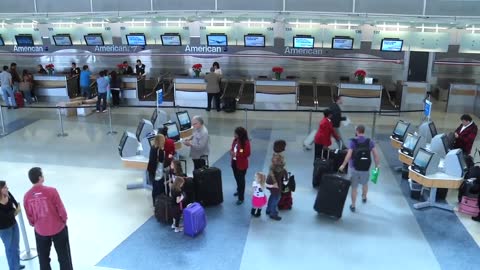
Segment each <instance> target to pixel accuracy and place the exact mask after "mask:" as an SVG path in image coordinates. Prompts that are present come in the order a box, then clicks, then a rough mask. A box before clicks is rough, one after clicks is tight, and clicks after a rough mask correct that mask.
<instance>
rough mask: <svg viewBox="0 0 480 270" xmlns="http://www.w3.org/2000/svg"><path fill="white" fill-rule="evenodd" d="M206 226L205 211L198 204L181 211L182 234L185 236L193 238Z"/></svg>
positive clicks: (190, 205)
mask: <svg viewBox="0 0 480 270" xmlns="http://www.w3.org/2000/svg"><path fill="white" fill-rule="evenodd" d="M206 226H207V217H206V216H205V210H204V209H203V207H202V205H200V204H199V203H192V204H189V205H188V206H187V207H186V208H185V209H183V232H184V233H185V234H186V235H189V236H191V237H195V236H197V235H198V234H200V233H201V232H202V231H203V230H204V229H205V227H206Z"/></svg>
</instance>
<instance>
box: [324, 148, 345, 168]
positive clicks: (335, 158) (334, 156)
mask: <svg viewBox="0 0 480 270" xmlns="http://www.w3.org/2000/svg"><path fill="white" fill-rule="evenodd" d="M328 151H329V152H330V153H329V156H330V160H332V161H331V162H332V171H334V172H337V171H338V169H339V168H340V166H341V165H342V163H343V161H344V160H345V157H346V156H347V152H348V150H347V149H344V150H340V149H332V150H328ZM347 172H348V166H345V169H344V171H343V173H347Z"/></svg>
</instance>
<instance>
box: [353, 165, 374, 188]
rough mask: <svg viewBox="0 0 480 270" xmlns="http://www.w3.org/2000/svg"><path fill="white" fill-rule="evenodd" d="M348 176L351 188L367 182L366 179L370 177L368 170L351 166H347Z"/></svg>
mask: <svg viewBox="0 0 480 270" xmlns="http://www.w3.org/2000/svg"><path fill="white" fill-rule="evenodd" d="M348 176H349V177H350V182H351V186H352V189H356V188H357V187H358V185H359V184H360V185H366V184H368V179H369V178H370V171H357V170H355V169H354V168H353V167H349V168H348Z"/></svg>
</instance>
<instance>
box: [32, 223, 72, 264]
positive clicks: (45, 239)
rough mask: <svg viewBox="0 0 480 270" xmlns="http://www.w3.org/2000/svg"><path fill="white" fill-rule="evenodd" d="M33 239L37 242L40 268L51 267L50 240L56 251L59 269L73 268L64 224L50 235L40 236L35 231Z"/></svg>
mask: <svg viewBox="0 0 480 270" xmlns="http://www.w3.org/2000/svg"><path fill="white" fill-rule="evenodd" d="M35 240H36V242H37V251H38V261H39V262H40V270H51V269H52V268H51V267H50V249H51V248H52V242H53V245H54V246H55V251H56V252H57V257H58V263H59V264H60V270H73V265H72V256H71V254H70V242H69V240H68V228H67V226H65V228H63V230H61V231H60V232H59V233H57V234H55V235H52V236H42V235H39V234H38V233H37V232H35Z"/></svg>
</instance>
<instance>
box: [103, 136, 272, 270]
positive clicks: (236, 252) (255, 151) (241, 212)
mask: <svg viewBox="0 0 480 270" xmlns="http://www.w3.org/2000/svg"><path fill="white" fill-rule="evenodd" d="M270 134H271V129H261V130H252V132H251V135H252V137H253V138H254V141H253V143H252V144H253V145H252V155H251V158H250V167H249V169H248V172H247V185H246V186H247V191H246V194H249V193H250V192H249V187H250V185H251V181H252V179H253V175H254V174H255V172H257V171H261V170H263V165H264V161H265V156H266V153H267V146H268V145H269V140H270ZM213 166H215V167H218V168H220V169H221V170H222V178H223V179H222V180H223V193H224V202H223V204H222V205H221V206H217V207H209V208H206V213H207V222H208V225H207V228H206V230H205V231H204V232H203V233H202V234H201V235H199V236H197V237H196V238H190V237H188V236H185V235H183V234H181V233H174V232H172V230H171V229H170V225H168V226H167V225H163V224H160V223H158V222H157V221H156V219H155V218H154V217H151V218H150V219H148V220H147V221H146V222H145V224H143V225H142V226H140V228H138V229H137V230H136V231H135V232H134V233H133V234H131V235H130V236H129V237H128V238H127V239H126V240H125V241H123V242H122V243H121V244H120V245H119V246H117V247H116V248H115V249H114V250H113V251H112V252H110V253H109V254H108V255H107V256H106V257H105V258H103V259H102V260H101V261H100V262H99V263H98V266H101V267H111V268H119V269H182V270H185V269H208V270H215V269H218V270H225V269H239V267H240V262H241V259H242V254H243V248H244V245H245V242H246V239H247V234H248V230H249V225H250V207H251V204H250V196H249V195H246V196H245V203H244V204H243V205H242V206H237V205H235V200H236V198H235V197H233V193H234V191H235V189H236V184H235V180H234V178H233V175H232V169H231V167H230V153H229V152H227V153H225V154H224V155H223V156H222V157H221V158H220V159H219V160H218V161H217V162H215V164H213Z"/></svg>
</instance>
